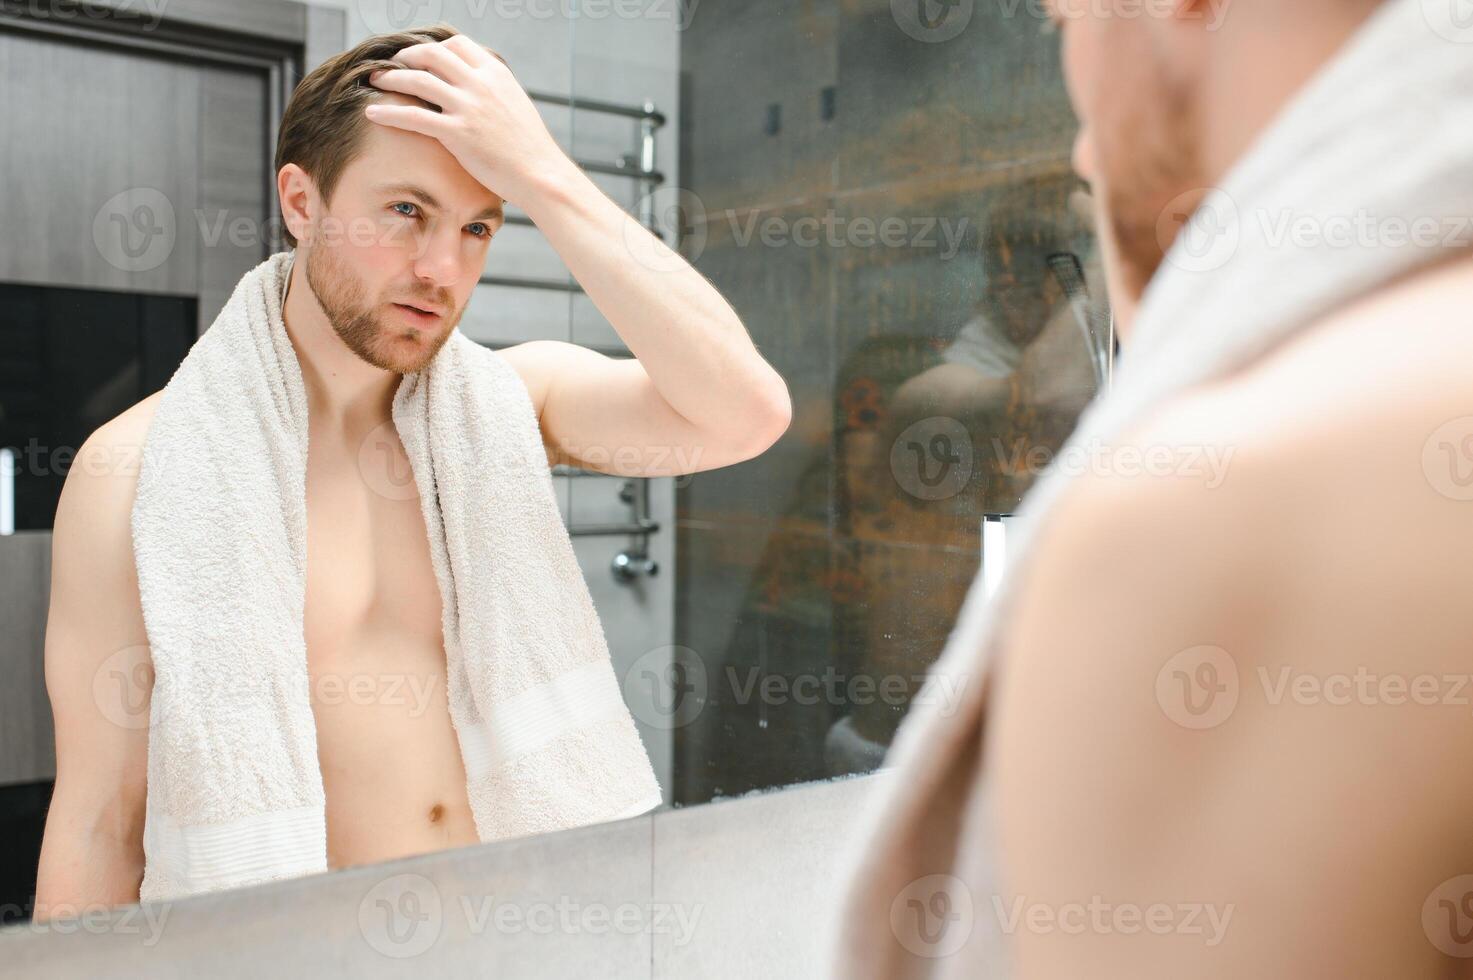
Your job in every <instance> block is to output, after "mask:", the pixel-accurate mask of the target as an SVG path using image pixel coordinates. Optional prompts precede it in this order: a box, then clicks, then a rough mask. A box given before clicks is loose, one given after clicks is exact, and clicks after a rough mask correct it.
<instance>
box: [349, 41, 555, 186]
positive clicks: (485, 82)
mask: <svg viewBox="0 0 1473 980" xmlns="http://www.w3.org/2000/svg"><path fill="white" fill-rule="evenodd" d="M393 60H394V61H396V62H398V63H400V64H402V65H404V67H403V68H391V69H384V70H382V71H378V72H375V73H374V74H373V75H372V76H371V77H370V78H369V81H370V82H371V83H372V84H373V85H374V86H375V87H376V88H380V89H383V90H384V91H389V92H399V93H402V94H404V95H409V96H413V97H415V98H417V99H421V100H423V101H425V102H428V103H430V104H431V105H435V106H439V107H440V111H439V112H435V111H434V110H432V109H426V108H423V107H420V106H405V105H383V104H374V105H370V106H368V108H367V116H368V118H369V119H370V120H372V121H373V122H376V123H380V124H382V125H385V126H394V127H397V128H399V129H404V130H408V131H410V132H415V133H420V134H422V135H424V136H429V137H432V138H434V139H437V140H439V141H440V142H441V143H442V144H443V145H444V147H445V148H446V149H447V150H449V151H450V152H451V154H453V155H454V156H455V158H456V160H458V161H459V162H460V165H461V166H462V167H464V168H465V170H466V172H467V173H469V174H470V175H471V176H472V177H474V178H475V179H476V180H477V181H479V182H480V183H481V184H483V185H484V186H485V187H486V188H487V189H488V190H491V191H494V192H495V193H496V194H497V195H499V196H500V197H502V198H503V199H505V200H508V201H511V202H512V203H514V204H517V205H519V206H522V207H525V205H526V201H525V199H524V197H525V194H526V190H527V188H528V186H529V183H530V181H529V179H528V178H530V177H534V176H539V175H546V174H547V173H548V172H550V171H555V170H556V169H558V168H564V167H566V168H572V167H574V164H573V163H572V161H571V160H569V159H568V156H567V154H566V153H564V152H563V151H562V148H561V147H559V146H558V145H557V142H556V141H555V140H554V139H553V138H552V134H551V133H550V132H548V129H547V124H546V123H544V122H543V121H542V116H541V115H540V114H539V113H538V112H537V107H536V106H534V105H533V104H532V99H531V97H529V96H528V95H527V92H526V90H525V89H523V88H522V86H521V83H520V82H518V81H517V80H516V78H515V76H513V75H512V72H511V69H510V68H509V67H507V64H506V62H505V61H503V60H502V59H501V57H500V56H499V55H496V54H493V53H492V52H491V51H489V50H487V49H486V48H484V47H482V46H481V45H479V44H477V43H476V42H475V41H472V40H471V39H470V38H468V37H466V36H465V35H463V34H456V35H454V36H452V37H449V38H446V39H445V40H444V41H433V42H426V43H423V44H413V45H410V46H409V47H407V48H403V49H401V50H400V51H399V52H398V53H397V54H395V56H394V58H393Z"/></svg>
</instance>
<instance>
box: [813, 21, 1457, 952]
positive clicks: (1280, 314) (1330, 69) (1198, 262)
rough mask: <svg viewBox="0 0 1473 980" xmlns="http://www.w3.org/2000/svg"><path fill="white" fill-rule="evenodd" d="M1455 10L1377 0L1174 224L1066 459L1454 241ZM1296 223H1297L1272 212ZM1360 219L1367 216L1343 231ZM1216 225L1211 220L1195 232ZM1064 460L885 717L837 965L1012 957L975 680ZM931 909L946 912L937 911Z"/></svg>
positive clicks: (982, 688) (986, 666) (1000, 627)
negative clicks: (923, 674) (887, 774)
mask: <svg viewBox="0 0 1473 980" xmlns="http://www.w3.org/2000/svg"><path fill="white" fill-rule="evenodd" d="M1450 9H1451V8H1450V6H1449V5H1447V4H1431V3H1423V2H1422V0H1387V2H1386V3H1385V4H1383V6H1382V7H1381V8H1380V9H1379V10H1378V11H1377V12H1376V13H1375V14H1374V15H1373V16H1372V18H1371V19H1370V20H1369V21H1368V22H1367V23H1366V24H1364V25H1363V26H1362V28H1361V29H1360V30H1359V31H1358V32H1357V33H1356V35H1355V36H1354V37H1352V38H1351V39H1350V40H1349V41H1347V43H1346V44H1345V46H1344V48H1343V49H1342V50H1341V51H1340V52H1338V53H1337V54H1336V55H1335V56H1334V57H1333V58H1332V60H1331V62H1330V63H1329V64H1327V65H1325V66H1324V67H1323V69H1322V70H1321V71H1320V72H1319V74H1318V75H1316V76H1315V77H1314V78H1313V79H1311V80H1310V82H1309V83H1308V84H1307V85H1306V86H1305V87H1304V88H1303V89H1302V90H1301V91H1300V92H1299V93H1297V94H1296V95H1295V96H1294V97H1293V98H1292V99H1291V101H1290V103H1289V104H1288V105H1287V106H1285V107H1284V109H1283V110H1282V111H1281V112H1280V114H1279V115H1278V117H1277V118H1276V119H1275V120H1274V121H1273V122H1272V123H1271V124H1270V126H1269V128H1268V129H1267V130H1266V131H1265V132H1264V133H1263V134H1261V135H1260V137H1259V138H1258V140H1257V141H1256V142H1255V143H1254V145H1253V146H1252V147H1251V148H1250V149H1249V150H1248V152H1247V153H1246V155H1245V156H1244V157H1243V159H1242V160H1241V161H1239V163H1238V164H1237V165H1236V166H1234V167H1233V168H1232V171H1231V173H1229V174H1228V175H1227V176H1226V177H1225V178H1224V180H1223V182H1222V185H1221V187H1220V188H1219V189H1218V190H1219V193H1217V194H1215V195H1213V196H1212V197H1211V198H1210V199H1209V200H1208V202H1207V203H1206V204H1205V205H1204V207H1205V208H1206V209H1207V210H1206V211H1204V212H1200V213H1201V214H1203V215H1207V216H1210V217H1208V218H1207V220H1204V221H1203V222H1202V224H1201V225H1200V226H1199V228H1198V229H1196V230H1193V231H1191V232H1185V231H1184V233H1183V235H1182V236H1181V237H1179V238H1178V239H1177V241H1176V243H1175V245H1174V246H1173V248H1172V250H1171V252H1170V254H1168V256H1167V258H1166V262H1165V263H1164V264H1163V265H1162V267H1161V269H1160V271H1159V272H1158V274H1157V276H1156V277H1155V279H1153V280H1152V282H1151V285H1150V287H1149V289H1148V290H1147V292H1146V295H1145V296H1144V297H1143V300H1142V304H1141V308H1140V311H1139V315H1138V317H1137V320H1136V323H1135V328H1134V332H1133V334H1132V337H1131V343H1130V346H1129V348H1128V350H1127V351H1126V352H1125V356H1124V358H1123V359H1122V360H1121V362H1120V370H1119V371H1118V373H1117V375H1116V381H1115V385H1114V387H1113V389H1112V390H1111V392H1110V393H1109V394H1108V395H1107V396H1106V397H1104V398H1103V399H1101V400H1099V401H1097V402H1096V403H1094V404H1093V405H1091V406H1090V408H1089V409H1088V410H1087V411H1086V412H1085V414H1084V416H1083V418H1082V419H1081V420H1080V423H1079V425H1078V427H1077V428H1076V430H1075V432H1074V434H1073V435H1072V436H1071V437H1070V439H1069V442H1068V443H1067V444H1066V446H1065V447H1064V448H1063V449H1062V450H1061V451H1060V453H1059V457H1060V458H1066V459H1067V458H1070V457H1071V456H1075V455H1076V454H1081V453H1084V454H1087V453H1089V452H1091V451H1092V448H1093V447H1097V446H1105V447H1109V446H1110V445H1111V444H1112V440H1113V439H1116V438H1118V437H1119V436H1120V435H1121V434H1122V433H1124V432H1127V431H1128V430H1129V428H1130V426H1131V425H1132V423H1134V422H1136V421H1137V420H1139V419H1142V418H1144V417H1145V416H1146V414H1147V413H1148V412H1149V411H1150V410H1152V409H1154V408H1157V407H1159V406H1160V405H1162V404H1163V403H1165V402H1166V401H1167V400H1168V399H1169V398H1171V397H1172V396H1173V395H1175V394H1178V393H1180V392H1183V391H1186V390H1188V389H1190V388H1192V387H1194V386H1196V385H1199V384H1203V383H1207V382H1210V381H1212V380H1213V379H1214V378H1218V377H1222V376H1224V375H1227V374H1229V373H1231V372H1232V371H1234V370H1235V369H1237V368H1240V367H1242V366H1244V365H1246V364H1249V363H1251V362H1252V361H1254V360H1255V359H1257V358H1260V357H1262V356H1264V355H1265V354H1267V353H1269V352H1271V351H1273V350H1274V349H1275V348H1277V347H1278V346H1280V345H1282V344H1284V343H1285V342H1287V341H1289V340H1291V339H1292V338H1293V337H1294V336H1296V335H1297V334H1298V333H1299V332H1300V331H1302V330H1304V329H1305V328H1308V327H1310V326H1312V325H1313V324H1314V323H1315V322H1316V321H1317V320H1318V319H1319V318H1320V317H1322V316H1323V315H1325V314H1327V313H1329V312H1331V311H1333V310H1335V309H1337V308H1339V307H1341V306H1343V305H1345V304H1346V303H1349V302H1350V301H1351V300H1353V299H1355V298H1356V297H1358V296H1360V295H1362V294H1364V293H1366V292H1369V291H1371V290H1375V289H1377V288H1379V287H1382V286H1383V285H1385V284H1386V283H1388V282H1389V281H1391V280H1392V279H1394V278H1396V277H1397V276H1399V275H1401V274H1403V273H1407V272H1410V271H1412V270H1415V269H1418V268H1423V267H1426V266H1428V265H1429V264H1431V263H1434V262H1436V261H1438V260H1441V259H1446V258H1449V257H1450V256H1451V255H1452V254H1453V252H1454V250H1455V249H1458V248H1461V249H1467V247H1468V242H1469V238H1470V225H1469V223H1468V222H1469V219H1470V218H1473V45H1470V44H1468V43H1457V42H1456V41H1455V40H1454V37H1455V36H1456V33H1457V30H1456V25H1455V24H1453V23H1450V22H1447V18H1448V17H1450V13H1449V11H1450ZM1439 17H1440V18H1441V19H1439ZM1467 40H1473V38H1466V37H1465V38H1464V41H1465V42H1466V41H1467ZM1214 221H1215V224H1214ZM1398 221H1400V222H1401V224H1400V225H1398ZM1412 222H1419V224H1415V225H1412V227H1410V228H1409V227H1408V224H1409V223H1412ZM1296 225H1297V226H1299V227H1307V228H1308V229H1309V230H1310V232H1311V234H1308V235H1304V234H1300V233H1289V232H1288V231H1286V228H1288V229H1292V228H1294V227H1296ZM1367 225H1370V226H1371V227H1373V228H1374V229H1375V231H1374V232H1373V233H1370V234H1363V233H1361V232H1360V231H1359V230H1358V229H1360V228H1362V227H1366V226H1367ZM1214 228H1215V229H1216V230H1217V231H1218V232H1219V234H1218V235H1217V236H1215V237H1213V236H1211V235H1209V234H1205V233H1206V232H1210V231H1212V230H1214ZM1414 229H1415V233H1413V231H1414ZM1315 231H1318V232H1319V234H1314V233H1313V232H1315ZM1281 236H1282V237H1281ZM1386 329H1387V330H1392V331H1394V330H1395V329H1396V324H1387V325H1386ZM1076 458H1077V457H1076ZM1073 478H1074V477H1073V473H1072V472H1071V471H1070V470H1068V469H1054V470H1051V471H1049V472H1047V473H1045V474H1044V476H1043V478H1042V479H1041V480H1040V481H1039V483H1038V484H1037V485H1036V486H1035V487H1034V489H1033V490H1032V491H1031V492H1030V493H1029V494H1028V496H1027V497H1026V498H1025V500H1024V502H1023V506H1022V508H1021V509H1020V511H1019V513H1018V516H1017V519H1016V520H1015V521H1014V522H1013V524H1012V526H1011V527H1010V529H1009V534H1008V570H1007V574H1006V575H1005V576H1004V577H1003V579H1002V582H1001V585H1000V587H999V590H998V591H997V593H995V594H994V595H993V596H991V597H990V598H989V596H988V595H987V593H986V589H985V587H984V581H985V579H984V577H983V576H982V575H978V576H977V578H976V580H975V581H974V582H973V584H972V587H971V589H970V590H969V592H968V594H967V597H966V600H965V602H963V604H962V608H961V611H960V613H959V614H958V618H957V622H956V625H955V627H954V628H953V629H952V632H951V634H950V636H949V637H948V639H947V642H946V647H945V649H944V650H943V652H942V655H941V659H940V660H938V661H937V662H936V664H935V665H934V666H933V667H932V669H931V674H930V677H929V678H928V680H927V684H926V686H925V688H924V689H923V690H922V692H921V695H920V697H918V699H917V705H916V707H915V708H913V709H912V711H911V713H910V715H909V716H907V718H906V720H905V722H904V723H903V724H902V725H901V727H900V730H899V732H898V733H897V735H896V738H895V741H894V744H893V745H892V748H891V753H890V757H889V759H888V760H887V761H888V762H889V763H890V764H891V765H892V766H893V767H894V768H895V770H896V772H895V774H894V776H893V777H892V778H890V779H888V780H886V781H885V782H884V783H883V784H882V785H881V786H880V787H878V789H877V796H876V798H875V800H874V802H873V803H872V804H871V805H870V806H869V807H868V809H867V811H866V813H865V815H864V818H863V821H862V826H861V827H860V829H859V831H858V832H857V833H856V835H855V837H854V838H853V840H852V842H851V843H850V845H849V853H848V855H847V864H848V867H849V872H848V878H849V880H848V881H847V883H846V886H845V893H846V894H845V898H844V902H843V907H842V909H841V910H840V912H839V914H838V915H837V916H836V917H835V919H834V930H833V935H831V936H830V937H829V952H830V959H831V962H830V970H831V972H830V973H829V975H830V976H832V977H834V978H836V980H837V978H840V977H842V978H844V980H868V978H875V980H880V978H883V980H904V978H919V977H927V978H933V980H962V978H973V977H988V978H998V980H1001V978H1005V977H1008V976H1010V975H1012V971H1013V967H1014V965H1015V964H1013V963H1012V962H1011V958H1010V955H1009V949H1008V943H1007V936H1006V935H1005V933H1004V932H1003V925H1002V921H1001V920H1002V919H1003V918H1004V916H1003V915H1002V914H1001V913H1000V912H999V910H998V907H997V906H996V905H995V903H996V902H998V901H1001V902H1002V903H1003V904H1004V905H1006V904H1007V903H1008V902H1010V901H1011V900H1012V898H1013V897H1014V896H1012V895H1011V894H1009V893H1007V892H1006V891H1004V890H1003V889H1002V887H1001V886H1003V885H1005V882H1000V881H998V878H997V855H996V852H995V850H994V841H993V840H992V837H991V831H992V815H993V814H992V808H991V803H990V797H989V795H988V785H989V783H988V779H987V777H986V773H985V771H984V769H983V761H984V759H985V728H986V726H985V721H986V692H987V689H988V687H989V685H990V679H989V677H990V660H991V659H992V658H994V657H996V656H997V653H998V649H997V643H998V638H999V637H1000V636H1001V635H1003V633H1004V631H1005V630H1006V628H1007V617H1008V612H1009V608H1010V603H1011V600H1012V598H1013V585H1014V583H1016V582H1017V581H1018V580H1019V578H1020V577H1021V575H1020V572H1021V570H1022V566H1023V565H1025V564H1026V563H1027V562H1028V560H1029V558H1030V556H1031V553H1032V552H1031V545H1032V542H1033V541H1034V540H1036V539H1037V536H1038V535H1039V534H1040V533H1042V531H1043V529H1044V528H1046V527H1047V525H1048V520H1049V517H1050V513H1051V510H1052V507H1053V505H1054V504H1055V503H1056V502H1057V501H1058V500H1059V499H1060V497H1061V495H1062V494H1063V493H1065V492H1066V491H1067V489H1068V488H1069V486H1070V482H1071V480H1072V479H1073ZM1065 613H1066V614H1067V610H1065ZM947 692H957V693H956V696H954V697H948V696H947ZM921 909H924V910H928V911H929V912H930V918H925V917H922V916H919V915H917V910H921ZM940 915H946V916H950V919H949V921H950V922H952V923H959V925H955V926H948V927H947V929H944V930H939V931H938V930H937V929H936V926H937V923H938V922H940V921H941V919H939V918H938V917H937V916H940ZM927 930H931V931H929V932H928V931H927Z"/></svg>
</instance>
